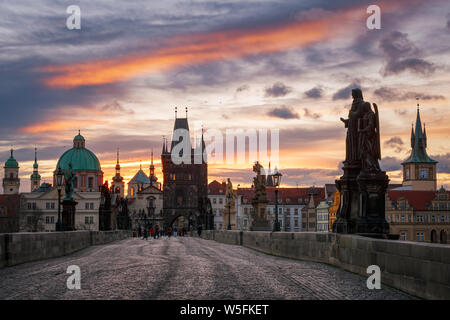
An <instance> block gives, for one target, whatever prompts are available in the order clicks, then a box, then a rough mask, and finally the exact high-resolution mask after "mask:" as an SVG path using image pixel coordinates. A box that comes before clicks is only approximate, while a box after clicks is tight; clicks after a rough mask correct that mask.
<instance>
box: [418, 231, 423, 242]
mask: <svg viewBox="0 0 450 320" xmlns="http://www.w3.org/2000/svg"><path fill="white" fill-rule="evenodd" d="M416 239H417V241H423V240H424V238H423V232H417V233H416Z"/></svg>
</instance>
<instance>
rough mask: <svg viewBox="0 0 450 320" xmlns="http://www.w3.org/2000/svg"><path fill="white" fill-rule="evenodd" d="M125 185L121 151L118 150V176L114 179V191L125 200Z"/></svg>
mask: <svg viewBox="0 0 450 320" xmlns="http://www.w3.org/2000/svg"><path fill="white" fill-rule="evenodd" d="M124 188H125V183H124V182H123V177H122V176H121V175H120V163H119V149H117V163H116V175H115V176H114V177H113V178H112V189H113V192H114V193H115V194H118V195H119V196H120V197H122V198H123V196H124Z"/></svg>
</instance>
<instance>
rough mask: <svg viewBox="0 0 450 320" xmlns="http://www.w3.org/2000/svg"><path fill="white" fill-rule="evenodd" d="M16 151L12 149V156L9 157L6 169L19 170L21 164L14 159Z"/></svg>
mask: <svg viewBox="0 0 450 320" xmlns="http://www.w3.org/2000/svg"><path fill="white" fill-rule="evenodd" d="M13 153H14V150H13V149H11V156H10V157H9V159H8V160H6V162H5V168H19V163H18V162H17V160H16V159H15V158H14V155H13Z"/></svg>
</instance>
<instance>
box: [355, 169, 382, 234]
mask: <svg viewBox="0 0 450 320" xmlns="http://www.w3.org/2000/svg"><path fill="white" fill-rule="evenodd" d="M357 182H358V187H359V202H360V212H359V216H358V219H357V221H356V233H357V234H359V235H362V236H369V237H374V238H387V235H388V234H389V224H388V223H387V221H386V219H385V194H386V189H387V187H388V184H389V178H388V176H387V175H386V172H384V171H380V172H373V173H370V172H369V173H366V172H364V171H361V174H360V175H359V176H358V178H357Z"/></svg>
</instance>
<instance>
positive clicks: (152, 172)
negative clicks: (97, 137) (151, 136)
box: [148, 148, 159, 189]
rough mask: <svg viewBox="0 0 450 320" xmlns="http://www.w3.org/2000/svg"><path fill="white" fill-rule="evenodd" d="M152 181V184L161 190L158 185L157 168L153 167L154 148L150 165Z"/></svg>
mask: <svg viewBox="0 0 450 320" xmlns="http://www.w3.org/2000/svg"><path fill="white" fill-rule="evenodd" d="M148 178H149V179H150V184H151V185H152V186H154V187H156V188H158V189H159V186H158V185H159V184H158V183H157V181H158V177H157V176H156V175H155V166H154V165H153V148H152V160H151V163H150V175H149V177H148Z"/></svg>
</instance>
